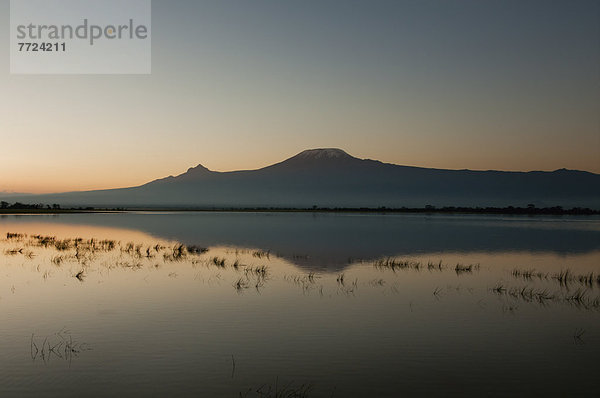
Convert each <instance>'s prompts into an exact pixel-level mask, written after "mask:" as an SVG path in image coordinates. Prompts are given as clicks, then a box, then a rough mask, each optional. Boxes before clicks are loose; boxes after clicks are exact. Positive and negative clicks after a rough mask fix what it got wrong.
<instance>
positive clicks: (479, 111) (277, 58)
mask: <svg viewBox="0 0 600 398" xmlns="http://www.w3.org/2000/svg"><path fill="white" fill-rule="evenodd" d="M9 23H10V20H9V1H8V0H0V54H1V56H2V57H4V62H0V191H7V192H31V193H46V192H62V191H73V190H89V189H104V188H117V187H127V186H135V185H140V184H143V183H146V182H148V181H151V180H153V179H156V178H161V177H165V176H168V175H177V174H180V173H183V172H185V171H186V170H187V169H188V168H189V167H193V166H196V165H197V164H202V165H204V166H206V167H208V168H209V169H211V170H217V171H230V170H240V169H256V168H260V167H264V166H267V165H269V164H272V163H276V162H279V161H282V160H284V159H286V158H288V157H291V156H293V155H295V154H297V153H299V152H301V151H302V150H305V149H309V148H325V147H336V148H342V149H344V150H346V151H347V152H348V153H350V154H352V155H354V156H356V157H360V158H370V159H377V160H381V161H384V162H389V163H396V164H402V165H411V166H422V167H434V168H448V169H474V170H489V169H495V170H518V171H529V170H556V169H560V168H569V169H579V170H587V171H591V172H595V173H600V2H598V1H595V0H593V1H587V0H576V1H574V0H567V1H553V0H543V1H531V0H518V1H513V0H503V1H499V0H498V1H492V0H472V1H463V0H451V1H446V0H436V1H433V0H418V1H417V0H414V1H402V0H360V1H359V0H337V1H333V0H286V1H281V0H252V1H248V0H210V1H204V0H203V1H198V0H154V1H153V2H152V74H151V75H54V76H52V75H11V74H10V68H9Z"/></svg>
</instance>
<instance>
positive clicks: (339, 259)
mask: <svg viewBox="0 0 600 398" xmlns="http://www.w3.org/2000/svg"><path fill="white" fill-rule="evenodd" d="M599 275H600V219H598V218H590V217H588V218H575V217H513V216H442V215H440V216H426V215H374V214H369V215H360V214H352V215H345V214H318V213H316V214H312V213H256V214H254V213H176V214H173V213H164V214H156V213H153V214H144V213H127V214H89V215H59V216H0V354H1V356H0V397H70V396H84V397H96V396H97V397H102V396H108V395H113V396H147V397H166V396H169V397H177V396H194V397H196V396H206V397H240V396H242V397H244V396H248V397H269V396H285V397H295V396H308V397H331V396H333V397H398V396H445V397H446V396H461V397H462V396H516V395H520V396H597V395H596V394H597V393H598V381H597V378H598V374H600V279H598V276H599ZM278 394H279V395H278Z"/></svg>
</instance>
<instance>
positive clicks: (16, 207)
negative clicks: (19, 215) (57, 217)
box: [0, 201, 60, 210]
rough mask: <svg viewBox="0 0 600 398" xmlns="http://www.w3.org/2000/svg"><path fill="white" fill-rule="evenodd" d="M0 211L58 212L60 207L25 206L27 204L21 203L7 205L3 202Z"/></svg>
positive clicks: (57, 205) (37, 204)
mask: <svg viewBox="0 0 600 398" xmlns="http://www.w3.org/2000/svg"><path fill="white" fill-rule="evenodd" d="M0 209H3V210H41V209H48V210H60V205H59V204H56V203H54V204H52V205H46V204H43V203H36V204H27V203H21V202H16V203H12V204H11V203H8V202H5V201H2V202H0Z"/></svg>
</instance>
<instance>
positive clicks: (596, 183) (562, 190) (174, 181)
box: [0, 149, 600, 209]
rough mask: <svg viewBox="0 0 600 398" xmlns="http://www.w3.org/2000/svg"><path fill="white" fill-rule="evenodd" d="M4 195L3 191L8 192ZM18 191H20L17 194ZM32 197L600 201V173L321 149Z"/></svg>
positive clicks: (333, 203) (338, 202) (166, 203)
mask: <svg viewBox="0 0 600 398" xmlns="http://www.w3.org/2000/svg"><path fill="white" fill-rule="evenodd" d="M0 196H1V195H0ZM17 199H18V198H16V197H12V198H11V200H12V201H15V200H17ZM23 199H24V200H28V201H29V202H32V201H35V202H40V203H60V204H61V205H62V206H63V207H64V206H94V207H197V208H199V207H202V208H212V207H216V208H223V207H303V208H306V207H312V206H318V207H371V208H375V207H382V206H386V207H402V206H406V207H424V206H425V205H434V206H510V205H512V206H527V205H528V204H530V203H533V204H535V205H536V206H538V207H548V206H563V207H575V206H579V207H591V208H596V209H598V208H600V175H598V174H593V173H589V172H584V171H576V170H566V169H561V170H556V171H553V172H545V171H532V172H504V171H472V170H443V169H428V168H419V167H409V166H399V165H395V164H389V163H382V162H379V161H376V160H370V159H358V158H355V157H353V156H351V155H349V154H348V153H346V152H344V151H343V150H341V149H313V150H307V151H304V152H301V153H299V154H298V155H296V156H294V157H292V158H289V159H287V160H285V161H283V162H280V163H277V164H274V165H271V166H268V167H265V168H262V169H258V170H247V171H234V172H215V171H211V170H209V169H207V168H206V167H204V166H202V165H198V166H196V167H193V168H190V169H189V170H188V171H187V172H185V173H183V174H181V175H178V176H175V177H173V176H171V177H167V178H162V179H159V180H155V181H152V182H149V183H147V184H145V185H142V186H139V187H133V188H124V189H112V190H102V191H88V192H70V193H63V194H52V195H38V196H29V197H26V198H23Z"/></svg>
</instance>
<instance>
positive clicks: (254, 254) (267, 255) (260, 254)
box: [252, 250, 271, 259]
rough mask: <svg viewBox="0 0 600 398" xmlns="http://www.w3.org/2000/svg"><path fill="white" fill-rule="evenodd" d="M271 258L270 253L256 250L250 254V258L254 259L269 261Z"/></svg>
mask: <svg viewBox="0 0 600 398" xmlns="http://www.w3.org/2000/svg"><path fill="white" fill-rule="evenodd" d="M270 256H271V252H270V251H264V250H256V251H254V252H252V257H256V258H263V257H265V258H267V259H270Z"/></svg>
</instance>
